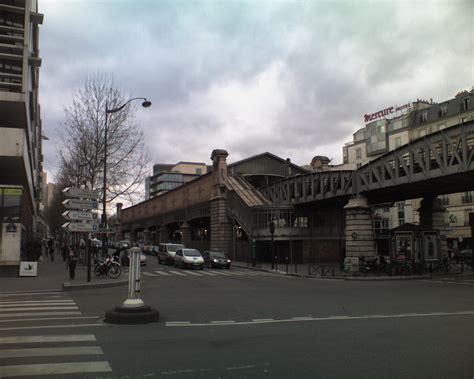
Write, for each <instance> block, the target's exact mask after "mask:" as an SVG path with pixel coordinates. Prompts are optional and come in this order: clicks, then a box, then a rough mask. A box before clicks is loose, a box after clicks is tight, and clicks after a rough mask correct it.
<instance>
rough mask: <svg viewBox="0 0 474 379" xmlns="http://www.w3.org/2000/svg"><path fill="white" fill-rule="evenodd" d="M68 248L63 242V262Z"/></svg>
mask: <svg viewBox="0 0 474 379" xmlns="http://www.w3.org/2000/svg"><path fill="white" fill-rule="evenodd" d="M67 253H68V248H67V244H66V243H65V242H64V243H63V246H62V247H61V255H62V257H63V262H66V259H67Z"/></svg>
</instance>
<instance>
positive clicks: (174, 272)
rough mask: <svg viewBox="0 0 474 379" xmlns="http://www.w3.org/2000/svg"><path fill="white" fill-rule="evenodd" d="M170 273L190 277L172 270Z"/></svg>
mask: <svg viewBox="0 0 474 379" xmlns="http://www.w3.org/2000/svg"><path fill="white" fill-rule="evenodd" d="M169 272H171V273H173V274H174V275H179V276H188V275H187V274H184V273H182V272H179V271H171V270H170V271H169Z"/></svg>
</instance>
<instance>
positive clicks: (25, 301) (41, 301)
mask: <svg viewBox="0 0 474 379" xmlns="http://www.w3.org/2000/svg"><path fill="white" fill-rule="evenodd" d="M43 303H58V304H63V303H67V304H68V303H74V300H16V301H12V300H10V301H0V304H43ZM0 306H1V305H0Z"/></svg>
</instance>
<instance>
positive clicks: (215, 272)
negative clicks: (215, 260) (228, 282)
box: [213, 271, 230, 276]
mask: <svg viewBox="0 0 474 379" xmlns="http://www.w3.org/2000/svg"><path fill="white" fill-rule="evenodd" d="M213 273H214V274H217V275H223V276H230V274H227V273H225V272H220V271H213Z"/></svg>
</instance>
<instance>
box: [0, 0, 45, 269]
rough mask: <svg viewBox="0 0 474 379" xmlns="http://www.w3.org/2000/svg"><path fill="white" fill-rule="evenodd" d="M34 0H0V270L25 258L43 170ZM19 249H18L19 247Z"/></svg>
mask: <svg viewBox="0 0 474 379" xmlns="http://www.w3.org/2000/svg"><path fill="white" fill-rule="evenodd" d="M42 22H43V15H42V14H40V13H38V4H37V0H0V226H1V232H0V275H1V274H2V273H6V272H16V273H18V266H19V263H20V260H27V259H31V258H32V257H31V256H27V253H28V251H31V248H29V245H28V243H29V242H30V241H31V240H32V238H33V237H34V236H35V234H36V229H37V217H38V210H39V204H40V202H41V192H42V191H41V187H42V186H41V181H42V179H41V177H42V171H43V153H42V133H41V117H40V106H39V104H38V83H39V68H40V66H41V59H40V57H39V25H40V24H41V23H42ZM22 249H23V251H22Z"/></svg>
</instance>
